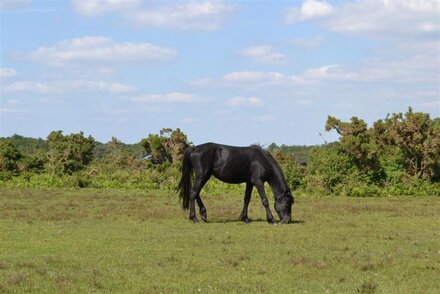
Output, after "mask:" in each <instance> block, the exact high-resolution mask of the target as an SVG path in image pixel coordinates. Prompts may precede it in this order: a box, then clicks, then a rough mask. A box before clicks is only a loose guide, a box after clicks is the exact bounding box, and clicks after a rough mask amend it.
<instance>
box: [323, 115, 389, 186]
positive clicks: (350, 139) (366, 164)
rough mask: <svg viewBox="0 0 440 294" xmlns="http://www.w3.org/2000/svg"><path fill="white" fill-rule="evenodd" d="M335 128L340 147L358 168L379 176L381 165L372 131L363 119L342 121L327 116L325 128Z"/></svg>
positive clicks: (327, 129)
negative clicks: (338, 136)
mask: <svg viewBox="0 0 440 294" xmlns="http://www.w3.org/2000/svg"><path fill="white" fill-rule="evenodd" d="M332 129H334V130H336V132H338V134H339V135H341V137H340V143H341V145H340V146H341V149H342V150H343V151H344V152H345V153H347V154H348V155H349V156H350V158H351V160H352V161H353V163H354V164H355V165H356V166H357V167H358V169H359V170H361V171H363V172H365V173H366V174H368V175H370V176H371V177H372V178H375V179H377V178H378V177H380V176H381V173H382V171H381V167H380V164H379V160H378V157H377V148H376V146H375V145H374V141H373V140H372V138H371V137H372V136H371V133H372V131H371V130H370V129H369V128H368V127H367V124H366V123H365V121H364V120H362V119H359V118H357V117H355V116H354V117H352V118H351V119H350V122H343V121H341V120H339V119H337V118H335V117H332V116H328V118H327V122H326V125H325V130H326V131H330V130H332Z"/></svg>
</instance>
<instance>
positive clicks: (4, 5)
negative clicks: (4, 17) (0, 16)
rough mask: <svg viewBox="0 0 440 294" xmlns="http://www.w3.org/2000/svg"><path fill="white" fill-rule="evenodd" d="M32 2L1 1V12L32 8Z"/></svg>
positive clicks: (26, 0) (25, 0) (24, 0)
mask: <svg viewBox="0 0 440 294" xmlns="http://www.w3.org/2000/svg"><path fill="white" fill-rule="evenodd" d="M31 3H32V0H0V10H12V9H20V8H25V7H28V6H30V5H31Z"/></svg>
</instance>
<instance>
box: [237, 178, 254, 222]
mask: <svg viewBox="0 0 440 294" xmlns="http://www.w3.org/2000/svg"><path fill="white" fill-rule="evenodd" d="M253 187H254V186H253V185H252V184H251V183H246V192H245V193H244V204H243V211H242V212H241V214H240V220H242V221H244V222H245V223H250V222H251V220H250V219H249V218H248V207H249V202H250V201H251V196H252V188H253Z"/></svg>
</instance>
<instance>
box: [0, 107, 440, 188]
mask: <svg viewBox="0 0 440 294" xmlns="http://www.w3.org/2000/svg"><path fill="white" fill-rule="evenodd" d="M325 129H326V131H332V130H334V131H336V132H338V134H339V135H340V139H339V141H338V142H332V143H329V144H323V145H320V146H286V145H281V146H278V145H276V144H271V145H269V146H268V147H267V149H268V150H269V152H271V153H272V154H273V156H274V157H275V158H276V159H277V161H278V162H279V163H280V165H281V167H282V168H283V170H284V172H285V175H286V180H287V181H288V183H289V186H290V187H291V188H292V189H293V190H295V191H296V193H297V194H298V193H303V194H329V195H347V196H382V195H440V119H439V118H435V119H431V118H430V116H429V114H427V113H422V112H413V111H412V109H411V108H409V110H408V111H407V112H406V113H405V114H402V113H398V114H392V115H389V116H387V117H386V118H385V119H381V120H378V121H376V122H375V123H374V124H373V125H372V126H370V127H369V126H368V125H367V124H366V123H365V121H363V120H362V119H359V118H357V117H352V118H351V119H350V121H348V122H344V121H341V120H340V119H337V118H335V117H331V116H329V117H328V119H327V122H326V124H325ZM191 145H192V143H191V142H189V141H188V138H187V136H186V134H184V133H183V132H182V131H181V130H180V129H175V130H173V129H162V130H161V131H160V132H159V133H158V134H149V135H148V136H146V137H145V138H143V139H141V140H140V142H139V143H137V144H124V143H123V142H121V141H120V140H118V139H117V138H112V140H110V141H109V142H107V143H100V142H97V141H96V140H95V139H94V138H93V137H92V136H88V137H87V136H85V135H84V134H83V133H82V132H81V133H77V134H70V135H65V134H63V132H62V131H53V132H51V133H50V134H49V135H48V136H47V138H46V139H33V138H25V137H22V136H19V135H14V136H12V137H8V138H0V185H3V186H31V187H32V186H35V187H94V188H127V189H130V188H139V189H168V190H173V189H174V188H175V187H176V185H177V182H178V180H179V177H180V165H181V158H182V154H183V152H184V150H185V149H186V148H188V147H189V146H191ZM206 190H207V191H208V192H209V191H215V192H219V193H221V192H222V191H225V190H228V191H231V190H232V191H241V190H242V187H240V186H237V185H226V184H223V183H220V182H219V181H215V180H214V181H209V184H208V186H207V187H206Z"/></svg>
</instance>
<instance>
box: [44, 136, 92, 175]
mask: <svg viewBox="0 0 440 294" xmlns="http://www.w3.org/2000/svg"><path fill="white" fill-rule="evenodd" d="M47 141H48V145H49V151H48V153H47V164H46V168H47V170H48V171H49V172H50V173H51V174H52V175H55V174H60V173H67V174H72V173H73V172H75V171H78V170H81V169H82V168H84V167H85V166H86V165H87V164H89V163H90V162H91V161H92V158H93V148H94V146H95V139H94V138H93V137H92V136H89V137H87V138H86V137H84V133H83V132H80V133H78V134H70V135H63V132H62V131H53V132H51V133H50V134H49V136H47Z"/></svg>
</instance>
